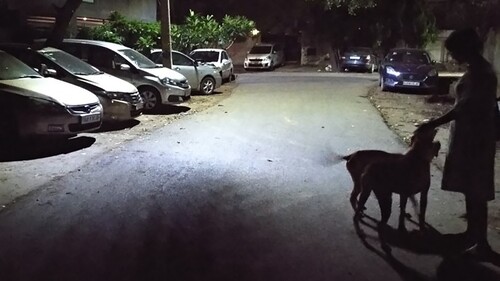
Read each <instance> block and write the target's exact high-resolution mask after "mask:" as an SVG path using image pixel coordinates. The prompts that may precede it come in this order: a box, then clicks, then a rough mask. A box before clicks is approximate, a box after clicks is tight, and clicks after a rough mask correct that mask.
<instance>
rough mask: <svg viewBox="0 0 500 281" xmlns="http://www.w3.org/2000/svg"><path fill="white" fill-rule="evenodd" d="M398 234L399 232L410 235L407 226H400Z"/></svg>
mask: <svg viewBox="0 0 500 281" xmlns="http://www.w3.org/2000/svg"><path fill="white" fill-rule="evenodd" d="M398 232H399V233H402V234H407V233H408V229H406V226H404V225H403V226H401V225H400V226H399V227H398Z"/></svg>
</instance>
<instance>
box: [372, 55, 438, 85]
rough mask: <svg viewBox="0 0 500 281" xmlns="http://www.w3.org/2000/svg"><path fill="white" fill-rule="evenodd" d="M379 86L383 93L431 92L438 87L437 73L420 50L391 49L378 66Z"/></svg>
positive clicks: (429, 60)
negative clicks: (387, 91)
mask: <svg viewBox="0 0 500 281" xmlns="http://www.w3.org/2000/svg"><path fill="white" fill-rule="evenodd" d="M379 73H380V80H379V84H380V87H381V89H382V90H383V91H386V90H389V89H391V88H411V89H424V90H428V91H433V90H435V89H436V88H437V85H438V71H437V70H436V67H435V65H434V63H433V62H432V60H431V57H430V56H429V54H428V53H427V52H426V51H425V50H421V49H393V50H391V51H390V52H389V53H388V54H387V56H386V57H385V58H384V60H383V61H382V63H381V65H380V70H379Z"/></svg>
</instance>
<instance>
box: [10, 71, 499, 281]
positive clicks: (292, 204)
mask: <svg viewBox="0 0 500 281" xmlns="http://www.w3.org/2000/svg"><path fill="white" fill-rule="evenodd" d="M375 81H376V76H375V75H363V74H354V75H352V74H331V73H282V72H278V71H277V72H271V73H269V72H256V73H244V74H241V75H240V76H239V77H238V86H237V87H236V88H235V89H234V90H233V93H232V94H231V95H230V96H229V97H228V98H227V99H224V100H222V101H221V102H220V103H219V104H217V105H215V106H213V107H211V108H210V109H208V110H205V111H202V112H199V113H196V114H191V115H188V116H184V117H183V118H180V119H178V120H175V121H174V122H171V123H168V124H165V125H164V126H159V127H158V128H157V129H156V130H154V131H151V132H150V133H148V134H145V135H143V136H141V137H137V138H131V139H130V140H127V142H126V143H125V144H123V143H122V144H120V145H117V146H116V147H115V148H113V149H111V150H103V153H96V152H95V151H94V152H92V151H91V150H92V145H90V146H89V147H88V148H85V149H83V150H77V151H72V152H69V154H70V155H71V154H73V155H77V156H78V157H75V161H77V159H82V161H84V163H85V165H83V166H78V167H77V165H75V169H74V170H71V171H70V172H68V173H64V174H58V176H57V177H53V178H52V179H51V180H49V181H47V182H44V183H43V185H42V186H39V187H38V188H37V189H36V191H33V192H31V193H29V194H28V195H26V196H24V197H21V198H19V200H17V201H16V202H15V203H14V204H11V205H7V207H6V208H4V209H3V210H2V211H1V212H0V280H370V281H372V280H386V281H392V280H460V279H457V278H456V277H457V275H456V274H458V276H461V277H464V276H465V277H466V276H467V274H469V275H470V276H483V277H484V278H483V279H481V280H498V279H499V278H500V271H499V270H498V268H495V267H494V266H492V265H490V264H485V263H476V262H473V261H469V260H462V259H459V260H457V259H451V260H450V259H447V258H446V259H444V258H443V257H442V250H443V249H442V246H443V243H442V241H444V240H441V235H440V234H444V233H457V232H461V231H463V230H464V227H465V224H464V221H463V220H462V219H460V218H459V216H460V215H461V214H463V204H462V203H461V202H460V198H459V197H458V196H456V195H453V194H452V195H450V194H449V193H446V194H444V192H442V191H441V190H439V185H438V184H439V181H440V176H441V174H440V172H439V170H437V169H435V168H433V170H432V173H433V179H432V187H431V192H430V195H429V210H428V222H429V223H430V225H432V226H433V227H434V228H435V232H433V233H432V235H430V236H429V237H427V236H425V237H424V236H414V235H410V236H408V237H406V239H403V238H402V237H401V236H400V235H399V234H397V233H395V232H393V231H391V232H389V233H388V234H387V235H388V236H387V237H388V242H389V244H390V245H391V247H392V255H388V254H387V253H385V252H384V251H382V249H381V248H380V239H379V236H378V233H377V232H376V231H375V230H374V226H375V225H376V221H374V220H378V219H379V211H378V207H376V202H375V200H373V199H370V200H369V202H368V206H367V207H368V211H367V213H368V215H369V216H370V217H373V219H374V220H371V219H370V218H365V219H364V223H363V224H360V225H358V226H355V225H353V221H352V215H353V212H352V209H351V207H350V205H349V203H348V194H349V192H350V191H351V188H352V182H351V179H350V176H349V174H348V173H347V171H346V169H345V165H344V164H343V163H341V164H338V165H331V163H330V161H329V159H330V158H329V156H331V155H332V153H339V154H347V153H349V152H352V151H355V150H358V149H370V148H372V149H383V150H388V151H392V152H401V151H404V150H405V149H406V145H405V144H404V143H402V142H401V141H400V140H399V138H398V137H397V136H396V135H395V134H394V133H393V132H392V131H391V130H390V129H389V128H387V126H386V124H385V123H384V122H383V120H382V118H381V117H380V115H379V112H378V111H377V110H376V109H375V108H374V107H373V106H372V104H371V103H370V101H369V100H368V99H367V98H366V93H367V89H368V87H370V86H372V85H373V84H374V83H375ZM36 161H37V163H39V165H40V166H43V165H49V163H51V158H50V157H47V158H43V159H37V160H36ZM0 165H3V166H4V167H2V168H6V167H7V166H8V165H12V167H15V165H16V163H1V164H0ZM19 171H22V174H19V175H18V177H19V178H20V180H18V181H21V182H22V180H23V179H26V181H28V182H29V183H30V184H33V183H34V182H35V181H34V180H33V177H34V175H33V174H32V173H30V172H29V171H27V170H23V169H22V167H20V169H19ZM0 185H2V188H9V187H8V186H5V185H3V184H2V181H0ZM394 201H395V202H394V206H393V215H392V217H391V221H390V225H391V226H395V225H396V218H397V215H398V210H397V209H396V208H397V205H398V203H399V200H397V198H396V197H395V200H394ZM408 211H409V212H410V213H412V212H413V211H412V210H411V208H409V210H408ZM408 225H409V226H410V227H411V228H415V226H413V225H411V224H408ZM499 242H500V237H498V236H494V237H492V244H493V247H494V248H496V249H500V243H499ZM470 280H476V279H470Z"/></svg>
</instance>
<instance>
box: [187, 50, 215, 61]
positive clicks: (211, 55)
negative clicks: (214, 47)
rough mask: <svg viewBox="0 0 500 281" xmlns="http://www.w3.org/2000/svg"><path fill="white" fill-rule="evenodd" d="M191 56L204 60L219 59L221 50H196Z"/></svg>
mask: <svg viewBox="0 0 500 281" xmlns="http://www.w3.org/2000/svg"><path fill="white" fill-rule="evenodd" d="M191 58H193V59H194V60H199V61H203V62H217V61H219V52H217V51H196V52H192V53H191Z"/></svg>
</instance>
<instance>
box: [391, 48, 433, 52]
mask: <svg viewBox="0 0 500 281" xmlns="http://www.w3.org/2000/svg"><path fill="white" fill-rule="evenodd" d="M389 52H427V51H426V50H424V49H417V48H394V49H391V50H390V51H389Z"/></svg>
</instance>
